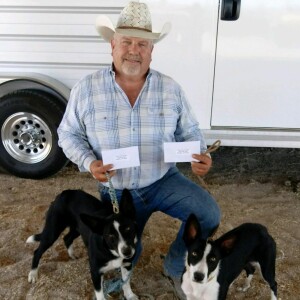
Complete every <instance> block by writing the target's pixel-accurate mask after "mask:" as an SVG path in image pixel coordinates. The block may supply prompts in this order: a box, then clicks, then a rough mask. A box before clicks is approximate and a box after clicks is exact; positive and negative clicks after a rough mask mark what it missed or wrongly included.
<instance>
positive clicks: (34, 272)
mask: <svg viewBox="0 0 300 300" xmlns="http://www.w3.org/2000/svg"><path fill="white" fill-rule="evenodd" d="M52 216H53V215H48V217H47V220H46V224H45V227H44V229H43V232H42V234H41V235H39V239H40V245H39V247H38V248H37V249H36V250H35V251H34V254H33V259H32V264H31V271H30V272H29V274H28V282H30V283H35V282H36V281H37V279H38V265H39V262H40V259H41V257H42V255H43V254H44V252H45V251H46V250H47V249H49V248H50V247H51V246H52V245H53V244H54V242H55V241H56V240H57V238H58V237H59V235H60V234H61V233H62V231H63V230H64V229H65V228H66V226H65V225H64V224H62V223H61V222H60V223H59V220H57V219H56V218H55V216H53V217H52ZM51 217H52V218H51ZM53 224H55V225H56V227H55V226H53ZM58 224H59V225H58ZM27 241H28V239H27Z"/></svg>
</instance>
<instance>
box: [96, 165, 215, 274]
mask: <svg viewBox="0 0 300 300" xmlns="http://www.w3.org/2000/svg"><path fill="white" fill-rule="evenodd" d="M130 192H131V195H132V197H133V201H134V205H135V209H136V216H137V225H138V235H139V245H138V249H137V253H136V259H135V263H136V262H137V260H138V258H139V256H140V254H141V252H142V244H141V237H142V233H143V230H144V227H145V225H146V223H147V221H148V219H149V218H150V216H151V215H152V213H154V212H157V211H161V212H163V213H165V214H167V215H169V216H171V217H173V218H177V219H179V220H181V221H182V225H181V227H180V229H179V232H178V234H177V237H176V239H175V241H174V242H173V243H172V244H171V246H170V249H169V251H168V254H167V255H166V258H165V260H164V270H165V273H166V274H167V275H169V276H173V277H177V278H180V277H181V275H182V273H183V270H184V263H185V262H184V259H185V254H186V247H185V244H184V241H183V239H182V235H183V231H184V226H185V222H186V220H187V218H188V217H189V215H190V214H191V213H194V214H195V215H196V216H197V217H198V220H199V222H200V224H201V229H202V233H203V237H204V238H207V237H208V236H209V234H210V232H211V230H212V229H213V228H215V227H216V226H217V225H218V224H219V222H220V209H219V207H218V205H217V203H216V201H215V200H214V199H213V198H212V196H211V195H210V194H209V193H208V192H207V191H206V190H204V189H203V188H202V187H200V186H199V185H198V184H196V183H194V182H193V181H191V180H189V179H188V178H186V177H185V176H183V175H182V174H181V173H180V172H179V170H178V169H177V167H173V168H171V169H170V170H169V171H168V172H167V174H166V175H165V176H164V177H162V178H161V179H160V180H158V181H156V182H155V183H153V184H151V185H150V186H148V187H145V188H141V189H136V190H130ZM116 193H117V198H118V200H120V199H121V194H122V190H116ZM100 196H101V199H102V200H103V201H110V196H109V193H108V188H106V187H103V186H100Z"/></svg>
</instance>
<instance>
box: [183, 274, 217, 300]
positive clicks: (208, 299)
mask: <svg viewBox="0 0 300 300" xmlns="http://www.w3.org/2000/svg"><path fill="white" fill-rule="evenodd" d="M181 288H182V290H183V292H184V293H185V295H186V297H187V300H198V299H201V300H217V299H218V295H219V288H220V285H219V283H218V282H217V281H215V280H212V281H210V282H207V283H197V282H193V281H191V280H190V279H189V278H188V274H187V273H185V274H184V275H183V277H182V285H181Z"/></svg>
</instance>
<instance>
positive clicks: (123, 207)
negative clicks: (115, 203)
mask: <svg viewBox="0 0 300 300" xmlns="http://www.w3.org/2000/svg"><path fill="white" fill-rule="evenodd" d="M120 213H122V214H123V215H124V216H126V217H128V218H130V219H132V220H135V215H136V211H135V207H134V205H133V198H132V195H131V194H130V191H129V190H127V189H124V190H123V192H122V197H121V201H120Z"/></svg>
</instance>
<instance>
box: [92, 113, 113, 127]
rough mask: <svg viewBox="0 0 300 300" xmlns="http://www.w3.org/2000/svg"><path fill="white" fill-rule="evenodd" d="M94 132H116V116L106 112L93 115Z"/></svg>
mask: <svg viewBox="0 0 300 300" xmlns="http://www.w3.org/2000/svg"><path fill="white" fill-rule="evenodd" d="M95 130H96V131H97V132H101V131H105V132H109V131H115V130H118V115H117V114H115V113H114V114H110V113H107V112H97V113H95Z"/></svg>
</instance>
